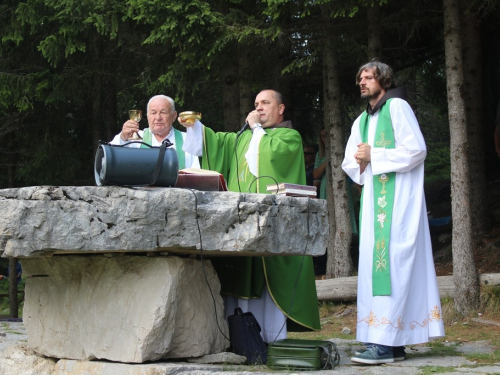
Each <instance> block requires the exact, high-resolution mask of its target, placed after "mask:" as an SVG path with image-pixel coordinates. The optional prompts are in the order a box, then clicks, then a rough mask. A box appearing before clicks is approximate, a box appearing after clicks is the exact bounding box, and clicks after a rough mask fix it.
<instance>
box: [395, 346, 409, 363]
mask: <svg viewBox="0 0 500 375" xmlns="http://www.w3.org/2000/svg"><path fill="white" fill-rule="evenodd" d="M392 354H393V357H394V361H404V360H405V359H406V352H405V347H404V346H393V347H392Z"/></svg>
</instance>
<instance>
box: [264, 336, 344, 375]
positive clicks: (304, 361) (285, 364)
mask: <svg viewBox="0 0 500 375" xmlns="http://www.w3.org/2000/svg"><path fill="white" fill-rule="evenodd" d="M339 362H340V355H339V352H338V350H337V346H336V345H335V344H334V343H333V342H331V341H324V340H299V339H284V340H277V341H275V342H273V343H271V344H270V345H269V347H268V349H267V367H269V368H271V369H274V370H302V371H307V370H310V371H314V370H332V369H333V368H334V367H335V366H337V365H338V364H339Z"/></svg>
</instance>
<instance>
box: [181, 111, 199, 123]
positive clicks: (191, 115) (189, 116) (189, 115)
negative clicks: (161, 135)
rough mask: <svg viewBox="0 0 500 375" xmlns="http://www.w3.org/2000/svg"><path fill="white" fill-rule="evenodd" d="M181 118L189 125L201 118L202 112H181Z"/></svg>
mask: <svg viewBox="0 0 500 375" xmlns="http://www.w3.org/2000/svg"><path fill="white" fill-rule="evenodd" d="M179 118H180V119H181V120H182V121H183V122H187V123H188V124H189V125H193V124H194V123H195V122H196V120H201V112H193V111H186V112H181V113H179Z"/></svg>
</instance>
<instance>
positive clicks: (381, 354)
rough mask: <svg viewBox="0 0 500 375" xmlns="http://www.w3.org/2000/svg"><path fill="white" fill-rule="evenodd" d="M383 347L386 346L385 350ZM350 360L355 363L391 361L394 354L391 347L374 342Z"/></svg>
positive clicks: (370, 363)
mask: <svg viewBox="0 0 500 375" xmlns="http://www.w3.org/2000/svg"><path fill="white" fill-rule="evenodd" d="M385 348H387V350H385ZM351 361H352V362H356V363H364V364H367V365H380V364H382V363H393V362H394V356H393V354H392V347H390V346H389V347H383V346H379V345H375V344H373V345H369V346H367V347H366V349H365V350H363V351H361V352H360V353H359V354H356V355H355V356H354V357H352V358H351Z"/></svg>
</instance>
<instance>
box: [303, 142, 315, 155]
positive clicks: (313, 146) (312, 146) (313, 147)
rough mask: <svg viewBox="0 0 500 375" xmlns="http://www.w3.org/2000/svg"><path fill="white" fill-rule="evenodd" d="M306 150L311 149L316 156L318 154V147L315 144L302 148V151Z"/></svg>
mask: <svg viewBox="0 0 500 375" xmlns="http://www.w3.org/2000/svg"><path fill="white" fill-rule="evenodd" d="M306 148H312V149H313V150H314V153H315V154H317V153H318V145H317V144H314V143H308V144H306V145H305V146H304V150H305V149H306Z"/></svg>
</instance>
